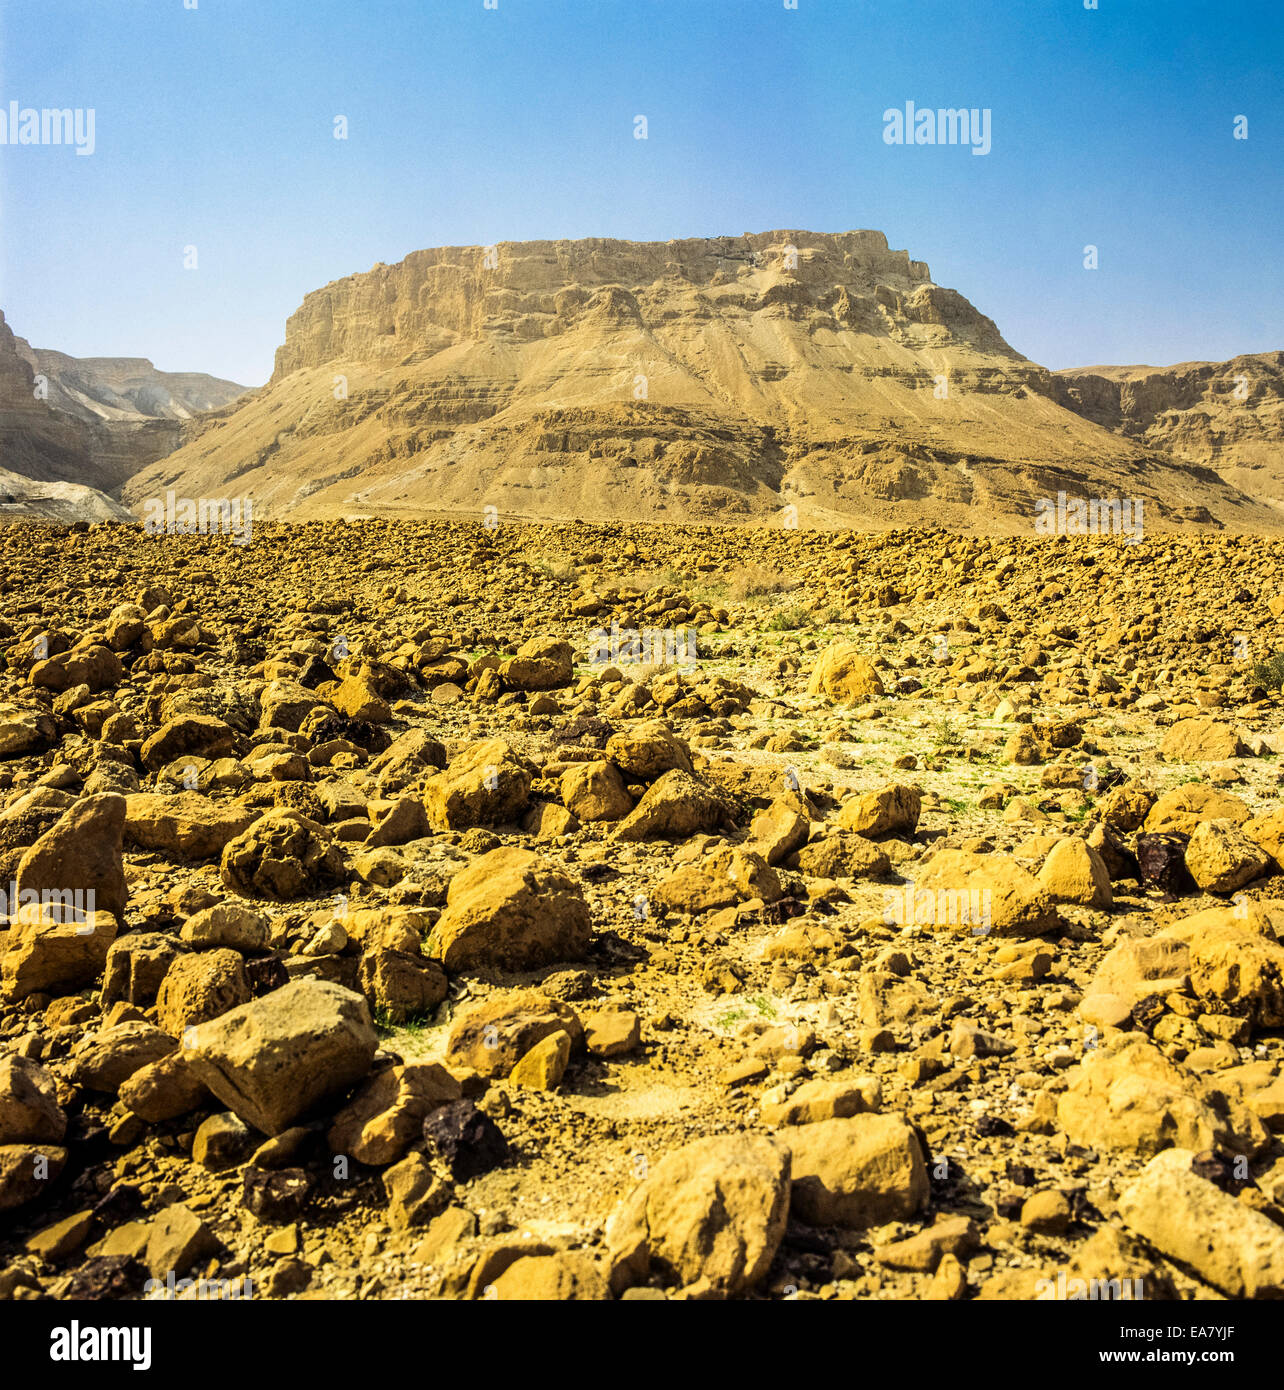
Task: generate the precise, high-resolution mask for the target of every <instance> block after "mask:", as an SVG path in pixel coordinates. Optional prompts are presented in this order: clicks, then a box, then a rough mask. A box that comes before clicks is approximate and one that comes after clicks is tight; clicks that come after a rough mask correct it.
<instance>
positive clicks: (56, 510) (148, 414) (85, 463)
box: [0, 313, 245, 520]
mask: <svg viewBox="0 0 1284 1390" xmlns="http://www.w3.org/2000/svg"><path fill="white" fill-rule="evenodd" d="M244 391H245V388H244V387H243V386H238V385H237V384H236V383H235V382H231V381H222V380H220V379H219V378H217V377H211V376H206V375H205V374H204V373H200V372H160V371H157V370H156V368H155V367H153V366H152V364H151V363H150V362H149V361H147V359H146V358H142V357H121V358H115V357H91V358H76V357H69V356H67V354H66V353H61V352H52V351H49V350H47V349H43V348H33V347H32V346H31V345H30V343H28V342H27V341H26V339H24V338H17V337H15V336H14V334H13V331H12V330H11V329H10V327H9V325H8V324H7V323H6V322H5V319H4V314H3V313H0V473H3V475H4V476H3V477H0V520H3V519H4V518H5V517H12V516H15V515H16V516H24V517H25V516H48V517H51V518H54V519H58V520H101V519H104V518H106V517H116V518H117V519H125V518H128V517H129V516H130V515H131V513H130V512H129V511H128V510H127V509H126V508H124V507H122V506H121V505H120V504H119V503H118V502H116V501H113V500H112V498H111V497H109V496H108V495H107V494H109V493H112V492H114V491H116V490H117V489H119V488H120V486H121V484H122V483H124V482H125V480H126V479H127V478H129V477H131V476H132V475H133V474H135V473H137V472H138V471H139V469H141V468H145V467H146V466H147V465H148V464H150V463H152V462H154V461H155V460H156V459H159V458H163V457H164V456H165V455H167V454H171V453H173V452H174V450H175V449H177V448H178V447H179V446H180V445H181V444H182V443H183V440H184V432H185V428H186V424H187V422H189V421H191V420H192V419H193V418H194V417H195V416H196V414H197V413H198V412H200V411H204V410H209V409H211V408H213V407H216V406H222V405H225V404H227V403H228V402H229V401H232V400H235V399H236V397H238V396H240V395H241V394H243V393H244Z"/></svg>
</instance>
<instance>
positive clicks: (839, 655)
mask: <svg viewBox="0 0 1284 1390" xmlns="http://www.w3.org/2000/svg"><path fill="white" fill-rule="evenodd" d="M883 693H884V691H883V682H882V680H881V679H880V678H879V675H878V672H877V671H876V670H875V669H874V666H873V663H872V662H871V661H870V660H869V658H868V657H866V656H865V654H864V653H863V652H862V651H861V650H860V648H859V647H857V646H855V645H854V644H853V643H851V642H843V641H836V642H831V643H830V644H829V646H828V647H826V648H825V650H824V651H823V652H822V653H821V655H820V660H819V661H818V662H817V663H816V665H815V666H814V667H813V668H812V672H811V676H810V678H809V680H808V682H807V694H808V695H823V696H826V697H827V698H828V699H830V700H833V701H836V702H839V703H842V704H847V705H854V704H864V703H866V702H867V701H869V700H872V699H874V698H875V697H876V696H879V695H882V694H883Z"/></svg>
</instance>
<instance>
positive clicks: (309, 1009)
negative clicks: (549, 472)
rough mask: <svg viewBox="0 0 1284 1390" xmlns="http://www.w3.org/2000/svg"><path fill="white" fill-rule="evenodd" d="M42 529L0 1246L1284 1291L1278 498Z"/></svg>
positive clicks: (12, 788) (149, 1292)
mask: <svg viewBox="0 0 1284 1390" xmlns="http://www.w3.org/2000/svg"><path fill="white" fill-rule="evenodd" d="M0 572H2V573H3V576H4V578H3V583H2V584H0V654H2V657H3V675H2V679H3V684H4V691H3V703H2V705H0V758H2V759H3V761H2V762H0V797H2V798H3V809H2V810H0V855H2V856H3V859H4V863H3V865H0V883H3V884H4V885H5V891H6V892H7V893H9V895H10V897H11V899H12V898H13V895H14V894H16V901H11V902H10V904H9V907H10V911H11V912H13V913H14V917H13V920H12V921H11V924H10V925H9V927H8V929H7V931H5V930H0V980H2V985H3V1002H2V1003H0V1271H2V1272H0V1298H6V1299H42V1298H55V1299H56V1298H90V1299H93V1298H157V1297H164V1296H167V1294H168V1295H170V1296H172V1295H173V1292H174V1290H175V1289H177V1290H178V1293H179V1296H182V1297H191V1298H199V1297H214V1296H218V1297H236V1296H240V1295H245V1296H252V1297H254V1298H256V1299H260V1298H303V1299H309V1298H322V1299H331V1298H344V1299H368V1300H380V1299H400V1298H414V1299H419V1298H432V1297H444V1298H449V1299H482V1298H495V1299H513V1298H560V1299H565V1298H577V1299H608V1298H628V1299H636V1298H653V1299H659V1298H676V1299H685V1298H733V1299H825V1300H830V1299H862V1300H879V1299H883V1300H886V1299H897V1300H903V1299H931V1300H970V1299H986V1300H988V1299H1046V1298H1058V1297H1060V1298H1075V1297H1088V1296H1093V1297H1096V1296H1099V1295H1097V1294H1096V1293H1093V1292H1091V1290H1092V1289H1093V1288H1094V1287H1100V1286H1105V1287H1110V1288H1111V1289H1113V1293H1112V1294H1111V1295H1100V1296H1120V1297H1125V1298H1135V1299H1140V1298H1145V1299H1149V1300H1153V1299H1183V1300H1191V1299H1198V1300H1206V1299H1218V1298H1255V1297H1261V1296H1268V1295H1279V1294H1280V1293H1281V1292H1284V1145H1282V1144H1281V1139H1280V1136H1281V1134H1284V1079H1281V1075H1280V1073H1281V1064H1282V1063H1284V1033H1282V1032H1281V1029H1282V1028H1284V945H1282V944H1281V943H1280V942H1279V941H1278V939H1277V938H1278V935H1279V934H1280V933H1281V932H1282V931H1284V886H1282V885H1281V880H1280V878H1279V877H1278V875H1279V874H1280V873H1281V866H1282V865H1284V800H1282V799H1281V785H1280V784H1281V774H1280V764H1279V753H1280V751H1281V749H1282V748H1284V742H1282V736H1281V729H1280V724H1279V712H1280V707H1281V706H1280V686H1281V681H1282V680H1284V656H1282V655H1281V654H1280V652H1281V648H1284V635H1282V634H1281V626H1280V625H1281V621H1284V543H1281V542H1278V541H1274V540H1270V539H1264V538H1250V537H1238V538H1236V537H1231V536H1224V535H1223V536H1216V535H1208V536H1198V535H1191V534H1182V533H1180V532H1175V533H1169V534H1163V535H1159V536H1152V535H1147V537H1146V538H1145V539H1144V540H1142V541H1141V542H1140V543H1138V544H1130V543H1128V542H1126V541H1124V540H1121V539H1118V538H1114V537H1103V538H1091V537H1085V538H1057V537H1048V538H1041V537H1035V536H1028V537H1026V538H1023V539H1015V538H1012V539H1009V538H998V537H994V538H966V537H961V536H957V535H951V534H948V533H946V532H945V531H943V530H939V529H930V528H929V529H901V530H895V531H890V532H887V533H884V534H856V533H851V532H821V531H813V530H807V529H796V530H789V529H749V530H738V531H731V530H727V529H722V528H718V527H715V526H670V527H658V526H649V525H628V524H622V523H621V524H606V525H588V524H579V525H551V524H550V525H515V524H511V523H506V522H505V521H504V520H503V518H502V517H501V518H499V519H498V524H494V525H491V526H488V525H484V524H482V523H481V522H480V521H473V520H470V521H453V522H446V521H441V522H419V523H416V522H410V521H380V520H365V521H360V522H341V521H317V522H311V523H304V524H299V525H293V526H285V525H274V524H256V525H255V527H254V533H253V539H252V541H251V543H250V544H247V545H243V546H242V545H238V544H236V543H235V541H234V540H232V539H231V538H229V537H227V536H221V537H203V536H181V535H169V536H157V537H148V536H146V535H144V534H143V532H142V530H141V528H139V527H137V526H131V525H118V524H112V523H103V524H92V525H90V524H86V523H81V524H79V525H78V526H75V527H73V528H71V529H69V530H67V529H53V528H43V527H40V526H28V525H16V526H11V527H8V528H5V529H4V530H2V531H0ZM90 893H92V894H93V897H92V899H90V898H89V897H88V894H90ZM75 894H82V895H85V896H84V897H76V898H74V901H73V907H74V906H76V905H80V906H81V907H83V909H84V910H83V912H82V913H81V914H80V915H79V916H77V915H76V913H75V912H74V911H71V910H69V909H68V906H67V899H68V895H75ZM1214 1231H1215V1232H1216V1239H1215V1240H1210V1239H1209V1233H1210V1232H1214ZM184 1281H187V1282H184ZM1093 1281H1097V1285H1096V1286H1094V1283H1093Z"/></svg>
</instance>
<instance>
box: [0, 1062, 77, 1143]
mask: <svg viewBox="0 0 1284 1390" xmlns="http://www.w3.org/2000/svg"><path fill="white" fill-rule="evenodd" d="M66 1132H67V1117H66V1115H64V1114H63V1112H62V1107H61V1106H60V1105H59V1104H58V1084H57V1082H56V1081H55V1080H54V1078H53V1076H52V1074H51V1073H50V1072H48V1071H46V1069H45V1068H44V1067H42V1066H41V1065H40V1063H39V1062H35V1061H33V1060H32V1059H31V1058H30V1057H18V1056H14V1055H13V1054H9V1055H6V1056H0V1144H58V1143H61V1142H62V1138H63V1135H65V1134H66Z"/></svg>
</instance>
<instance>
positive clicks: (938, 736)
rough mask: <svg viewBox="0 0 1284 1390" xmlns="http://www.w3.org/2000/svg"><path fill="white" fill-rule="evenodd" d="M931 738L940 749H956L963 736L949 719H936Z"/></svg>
mask: <svg viewBox="0 0 1284 1390" xmlns="http://www.w3.org/2000/svg"><path fill="white" fill-rule="evenodd" d="M932 738H933V739H934V740H935V745H936V747H937V748H938V749H940V748H958V747H959V746H960V745H961V744H962V742H963V736H962V735H961V734H960V733H959V731H958V730H957V729H956V728H955V727H954V724H953V721H952V720H949V719H938V720H937V721H936V724H935V725H934V726H933V728H932Z"/></svg>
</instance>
